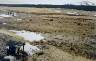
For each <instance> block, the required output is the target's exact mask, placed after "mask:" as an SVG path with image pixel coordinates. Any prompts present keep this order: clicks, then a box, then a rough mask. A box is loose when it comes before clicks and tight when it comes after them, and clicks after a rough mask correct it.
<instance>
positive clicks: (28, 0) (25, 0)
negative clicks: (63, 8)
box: [0, 0, 96, 5]
mask: <svg viewBox="0 0 96 61" xmlns="http://www.w3.org/2000/svg"><path fill="white" fill-rule="evenodd" d="M81 1H86V0H0V4H1V3H2V4H59V5H62V4H70V3H71V4H76V3H77V4H78V3H79V2H81ZM87 1H91V2H94V3H96V0H87Z"/></svg>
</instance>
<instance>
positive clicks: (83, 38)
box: [0, 7, 96, 61]
mask: <svg viewBox="0 0 96 61" xmlns="http://www.w3.org/2000/svg"><path fill="white" fill-rule="evenodd" d="M20 8H21V9H20ZM4 10H5V11H4ZM9 10H13V11H15V12H17V16H16V17H12V18H4V19H1V18H0V28H1V29H5V30H7V29H9V30H10V29H11V30H13V29H15V30H27V31H32V32H40V33H43V34H44V36H45V37H46V38H45V40H46V41H47V45H49V49H44V54H43V55H40V56H36V57H35V59H36V60H37V61H95V60H96V59H95V56H96V48H95V47H96V42H95V40H96V33H95V31H96V18H95V16H94V15H95V13H96V12H90V11H81V10H69V9H50V8H49V9H48V8H42V9H41V8H22V7H19V8H16V7H10V8H9V7H8V8H7V7H4V8H2V7H1V11H3V12H6V11H9ZM74 11H75V12H77V13H78V14H80V15H69V14H66V13H67V12H74ZM2 23H7V24H2ZM4 33H6V32H4ZM17 39H18V38H17ZM44 45H46V43H44ZM54 50H55V51H54ZM56 53H57V54H56ZM44 58H45V59H44ZM93 59H94V60H93ZM31 60H32V59H29V61H31Z"/></svg>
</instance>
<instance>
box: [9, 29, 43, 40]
mask: <svg viewBox="0 0 96 61" xmlns="http://www.w3.org/2000/svg"><path fill="white" fill-rule="evenodd" d="M9 31H11V32H15V33H16V35H18V36H20V37H23V38H24V40H28V41H30V42H33V41H40V40H43V39H44V37H43V36H42V35H41V34H37V33H35V32H30V31H25V30H22V31H16V30H9Z"/></svg>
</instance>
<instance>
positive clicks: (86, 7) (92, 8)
mask: <svg viewBox="0 0 96 61" xmlns="http://www.w3.org/2000/svg"><path fill="white" fill-rule="evenodd" d="M0 6H7V7H37V8H67V9H77V10H85V11H96V6H95V5H72V4H66V5H40V4H38V5H34V4H0Z"/></svg>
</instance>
